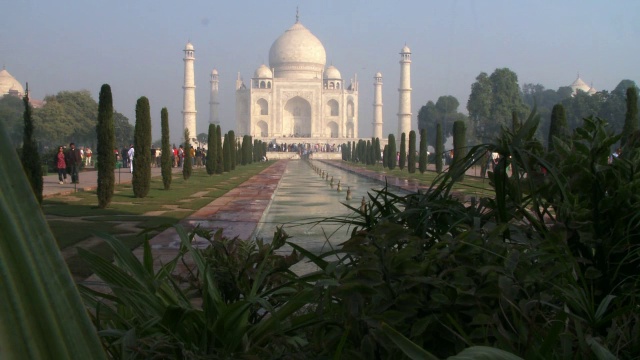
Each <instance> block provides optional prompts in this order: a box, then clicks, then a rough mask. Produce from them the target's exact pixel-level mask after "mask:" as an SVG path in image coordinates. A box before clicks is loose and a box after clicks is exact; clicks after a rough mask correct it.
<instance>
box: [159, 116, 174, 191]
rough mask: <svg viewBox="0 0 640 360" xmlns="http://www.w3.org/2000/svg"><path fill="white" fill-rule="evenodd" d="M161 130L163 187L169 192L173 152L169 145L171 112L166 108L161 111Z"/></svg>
mask: <svg viewBox="0 0 640 360" xmlns="http://www.w3.org/2000/svg"><path fill="white" fill-rule="evenodd" d="M160 128H161V129H162V139H161V140H162V155H161V156H162V158H161V159H160V163H161V166H162V185H163V186H164V189H165V190H169V189H170V188H171V177H172V174H171V166H172V161H171V158H172V155H173V151H172V149H171V144H170V143H169V112H168V111H167V108H166V107H164V108H162V110H161V111H160Z"/></svg>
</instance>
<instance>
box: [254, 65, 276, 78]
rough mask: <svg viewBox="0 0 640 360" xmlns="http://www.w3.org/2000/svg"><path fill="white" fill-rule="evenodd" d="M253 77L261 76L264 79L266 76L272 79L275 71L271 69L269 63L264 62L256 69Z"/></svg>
mask: <svg viewBox="0 0 640 360" xmlns="http://www.w3.org/2000/svg"><path fill="white" fill-rule="evenodd" d="M253 77H255V78H261V79H264V78H267V79H271V78H272V77H273V73H272V72H271V70H269V68H268V67H267V65H265V64H262V65H260V67H259V68H257V69H256V72H255V73H254V74H253Z"/></svg>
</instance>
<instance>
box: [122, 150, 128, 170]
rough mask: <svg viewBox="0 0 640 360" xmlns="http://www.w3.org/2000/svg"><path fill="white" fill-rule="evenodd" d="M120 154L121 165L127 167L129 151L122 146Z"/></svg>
mask: <svg viewBox="0 0 640 360" xmlns="http://www.w3.org/2000/svg"><path fill="white" fill-rule="evenodd" d="M120 154H122V167H125V168H126V167H129V153H128V150H127V148H126V147H124V146H123V147H122V151H120Z"/></svg>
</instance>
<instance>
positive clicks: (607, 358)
mask: <svg viewBox="0 0 640 360" xmlns="http://www.w3.org/2000/svg"><path fill="white" fill-rule="evenodd" d="M587 344H589V347H590V348H591V351H593V354H594V355H595V356H596V359H598V360H617V359H618V358H617V357H616V356H615V355H613V354H612V353H611V352H610V351H609V350H607V348H605V347H604V346H602V345H601V344H600V343H599V342H598V341H596V339H594V338H593V337H591V336H588V337H587Z"/></svg>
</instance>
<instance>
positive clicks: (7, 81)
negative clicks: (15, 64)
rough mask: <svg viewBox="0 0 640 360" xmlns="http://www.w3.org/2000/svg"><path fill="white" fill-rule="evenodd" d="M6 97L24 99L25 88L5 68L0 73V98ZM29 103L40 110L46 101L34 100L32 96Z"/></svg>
mask: <svg viewBox="0 0 640 360" xmlns="http://www.w3.org/2000/svg"><path fill="white" fill-rule="evenodd" d="M5 95H9V96H15V97H18V98H22V97H23V96H24V88H23V87H22V84H20V82H19V81H18V80H16V78H14V77H13V76H12V75H11V74H9V72H8V71H7V69H6V68H5V67H4V66H3V67H2V70H1V71H0V98H1V97H3V96H5ZM29 103H30V104H31V106H32V107H34V108H40V107H42V106H43V105H44V104H45V102H44V101H42V100H36V99H32V98H31V96H29Z"/></svg>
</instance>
